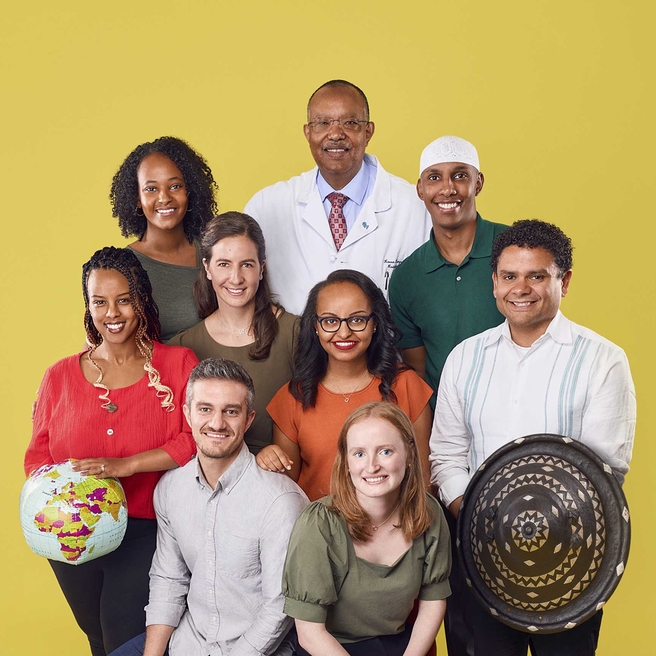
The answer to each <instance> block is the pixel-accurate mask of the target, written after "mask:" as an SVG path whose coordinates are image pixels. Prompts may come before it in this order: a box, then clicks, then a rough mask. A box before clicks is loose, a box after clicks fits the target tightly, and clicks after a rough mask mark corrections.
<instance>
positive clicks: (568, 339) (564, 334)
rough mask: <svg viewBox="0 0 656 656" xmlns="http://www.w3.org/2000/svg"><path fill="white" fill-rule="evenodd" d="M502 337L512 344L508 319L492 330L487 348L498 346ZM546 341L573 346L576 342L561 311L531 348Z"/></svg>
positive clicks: (486, 343)
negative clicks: (550, 340) (493, 345)
mask: <svg viewBox="0 0 656 656" xmlns="http://www.w3.org/2000/svg"><path fill="white" fill-rule="evenodd" d="M502 337H503V338H505V339H507V340H508V341H509V342H512V337H511V336H510V326H509V325H508V319H506V320H505V321H504V322H503V323H502V324H501V325H499V326H497V327H496V328H492V330H490V331H489V333H488V336H487V339H486V340H485V346H486V347H488V346H491V345H492V344H496V343H497V342H498V341H499V340H500V339H501V338H502ZM546 339H552V340H553V341H554V342H557V343H559V344H571V343H572V342H573V341H574V337H573V335H572V327H571V325H570V322H569V320H567V319H566V318H565V317H564V316H563V313H562V312H561V311H560V310H558V312H557V313H556V316H555V317H554V318H553V319H552V320H551V323H550V324H549V325H548V326H547V329H546V331H545V332H544V335H541V336H540V337H538V339H536V340H535V341H534V342H533V344H532V345H531V348H532V347H533V346H536V345H537V344H540V343H541V342H543V341H545V340H546Z"/></svg>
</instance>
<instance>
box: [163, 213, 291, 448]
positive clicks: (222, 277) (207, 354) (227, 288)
mask: <svg viewBox="0 0 656 656" xmlns="http://www.w3.org/2000/svg"><path fill="white" fill-rule="evenodd" d="M200 245H201V254H202V256H203V265H204V267H205V268H204V269H203V270H202V271H201V272H200V273H199V275H198V280H197V281H196V285H195V287H194V297H195V299H196V305H197V306H198V314H199V315H200V317H201V319H202V321H201V322H200V323H199V324H197V325H195V326H194V327H193V328H189V329H188V330H184V331H183V332H181V333H178V334H177V335H176V336H175V337H174V338H173V339H171V340H169V341H168V343H169V344H177V345H179V346H187V347H189V348H190V349H192V350H193V351H194V353H195V354H196V355H197V356H198V358H199V359H200V360H204V359H205V358H227V359H229V360H234V361H235V362H238V363H239V364H241V365H242V366H243V367H244V369H246V371H248V373H249V374H250V375H251V378H252V379H253V382H254V383H255V390H256V394H255V405H254V409H255V419H254V421H253V423H252V424H251V426H250V428H249V429H248V430H247V431H246V435H245V436H244V441H245V442H246V444H247V445H248V448H249V449H250V450H251V452H252V453H254V454H257V453H259V451H260V450H261V449H262V448H264V447H265V446H267V445H269V444H271V440H272V425H271V417H269V415H268V414H267V412H266V406H267V403H269V401H270V400H271V398H272V397H273V395H274V394H275V393H276V392H277V391H278V389H279V388H280V386H281V385H284V384H285V383H287V382H289V379H290V378H291V377H292V353H293V339H294V329H295V327H296V326H297V320H298V317H296V316H295V315H293V314H289V313H287V312H285V310H284V308H283V307H282V306H280V305H278V304H276V303H274V302H273V301H272V300H271V293H270V291H269V283H268V280H267V274H266V267H265V265H266V248H265V245H264V235H263V234H262V229H261V228H260V226H259V225H258V223H257V221H255V219H252V218H251V217H250V216H248V215H247V214H242V213H241V212H226V213H224V214H219V216H216V217H214V219H212V220H211V221H210V222H209V223H208V224H207V227H206V228H205V231H204V232H203V235H202V236H201V240H200Z"/></svg>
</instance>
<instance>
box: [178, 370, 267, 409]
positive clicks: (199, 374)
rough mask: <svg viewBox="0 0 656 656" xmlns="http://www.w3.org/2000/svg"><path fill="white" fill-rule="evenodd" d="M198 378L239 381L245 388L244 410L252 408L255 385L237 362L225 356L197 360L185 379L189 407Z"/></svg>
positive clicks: (189, 406)
mask: <svg viewBox="0 0 656 656" xmlns="http://www.w3.org/2000/svg"><path fill="white" fill-rule="evenodd" d="M198 380H227V381H231V382H233V383H241V384H242V385H243V386H244V387H245V388H246V410H247V411H248V412H251V411H252V410H253V403H254V402H255V385H253V379H252V378H251V377H250V375H249V374H248V372H247V371H246V369H244V367H242V366H241V365H240V364H238V363H237V362H233V361H232V360H227V359H226V358H207V359H206V360H202V361H201V362H199V363H198V364H197V365H196V366H195V367H194V368H193V370H192V371H191V373H190V374H189V380H188V381H187V400H186V403H187V407H188V408H191V401H192V399H193V396H194V383H195V382H196V381H198Z"/></svg>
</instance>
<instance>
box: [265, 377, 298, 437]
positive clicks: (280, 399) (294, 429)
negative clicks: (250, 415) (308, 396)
mask: <svg viewBox="0 0 656 656" xmlns="http://www.w3.org/2000/svg"><path fill="white" fill-rule="evenodd" d="M300 408H301V404H300V402H299V401H297V400H296V399H295V398H294V397H293V396H292V393H291V392H290V391H289V386H288V384H287V383H285V384H284V385H283V386H282V387H281V388H280V389H279V390H278V391H277V392H276V393H275V395H274V397H273V398H272V399H271V401H269V404H268V405H267V407H266V409H267V412H268V413H269V416H270V417H271V419H273V421H274V423H275V424H276V425H277V426H278V428H279V429H280V430H281V431H282V432H283V433H284V434H285V435H286V436H287V437H288V438H289V439H290V440H291V441H292V442H295V443H296V444H298V433H299V422H298V415H299V413H300Z"/></svg>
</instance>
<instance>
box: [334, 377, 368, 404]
mask: <svg viewBox="0 0 656 656" xmlns="http://www.w3.org/2000/svg"><path fill="white" fill-rule="evenodd" d="M368 375H369V370H368V369H367V370H366V371H365V372H364V376H362V377H361V378H360V380H358V384H357V385H356V387H355V389H354V390H353V391H352V392H348V393H347V394H344V392H342V391H341V390H338V392H339V393H340V394H341V395H342V396H343V397H344V403H348V402H349V401H350V400H351V396H352V395H353V394H355V393H356V392H359V391H360V383H361V382H362V381H363V380H364V379H365V377H366V376H368Z"/></svg>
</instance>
